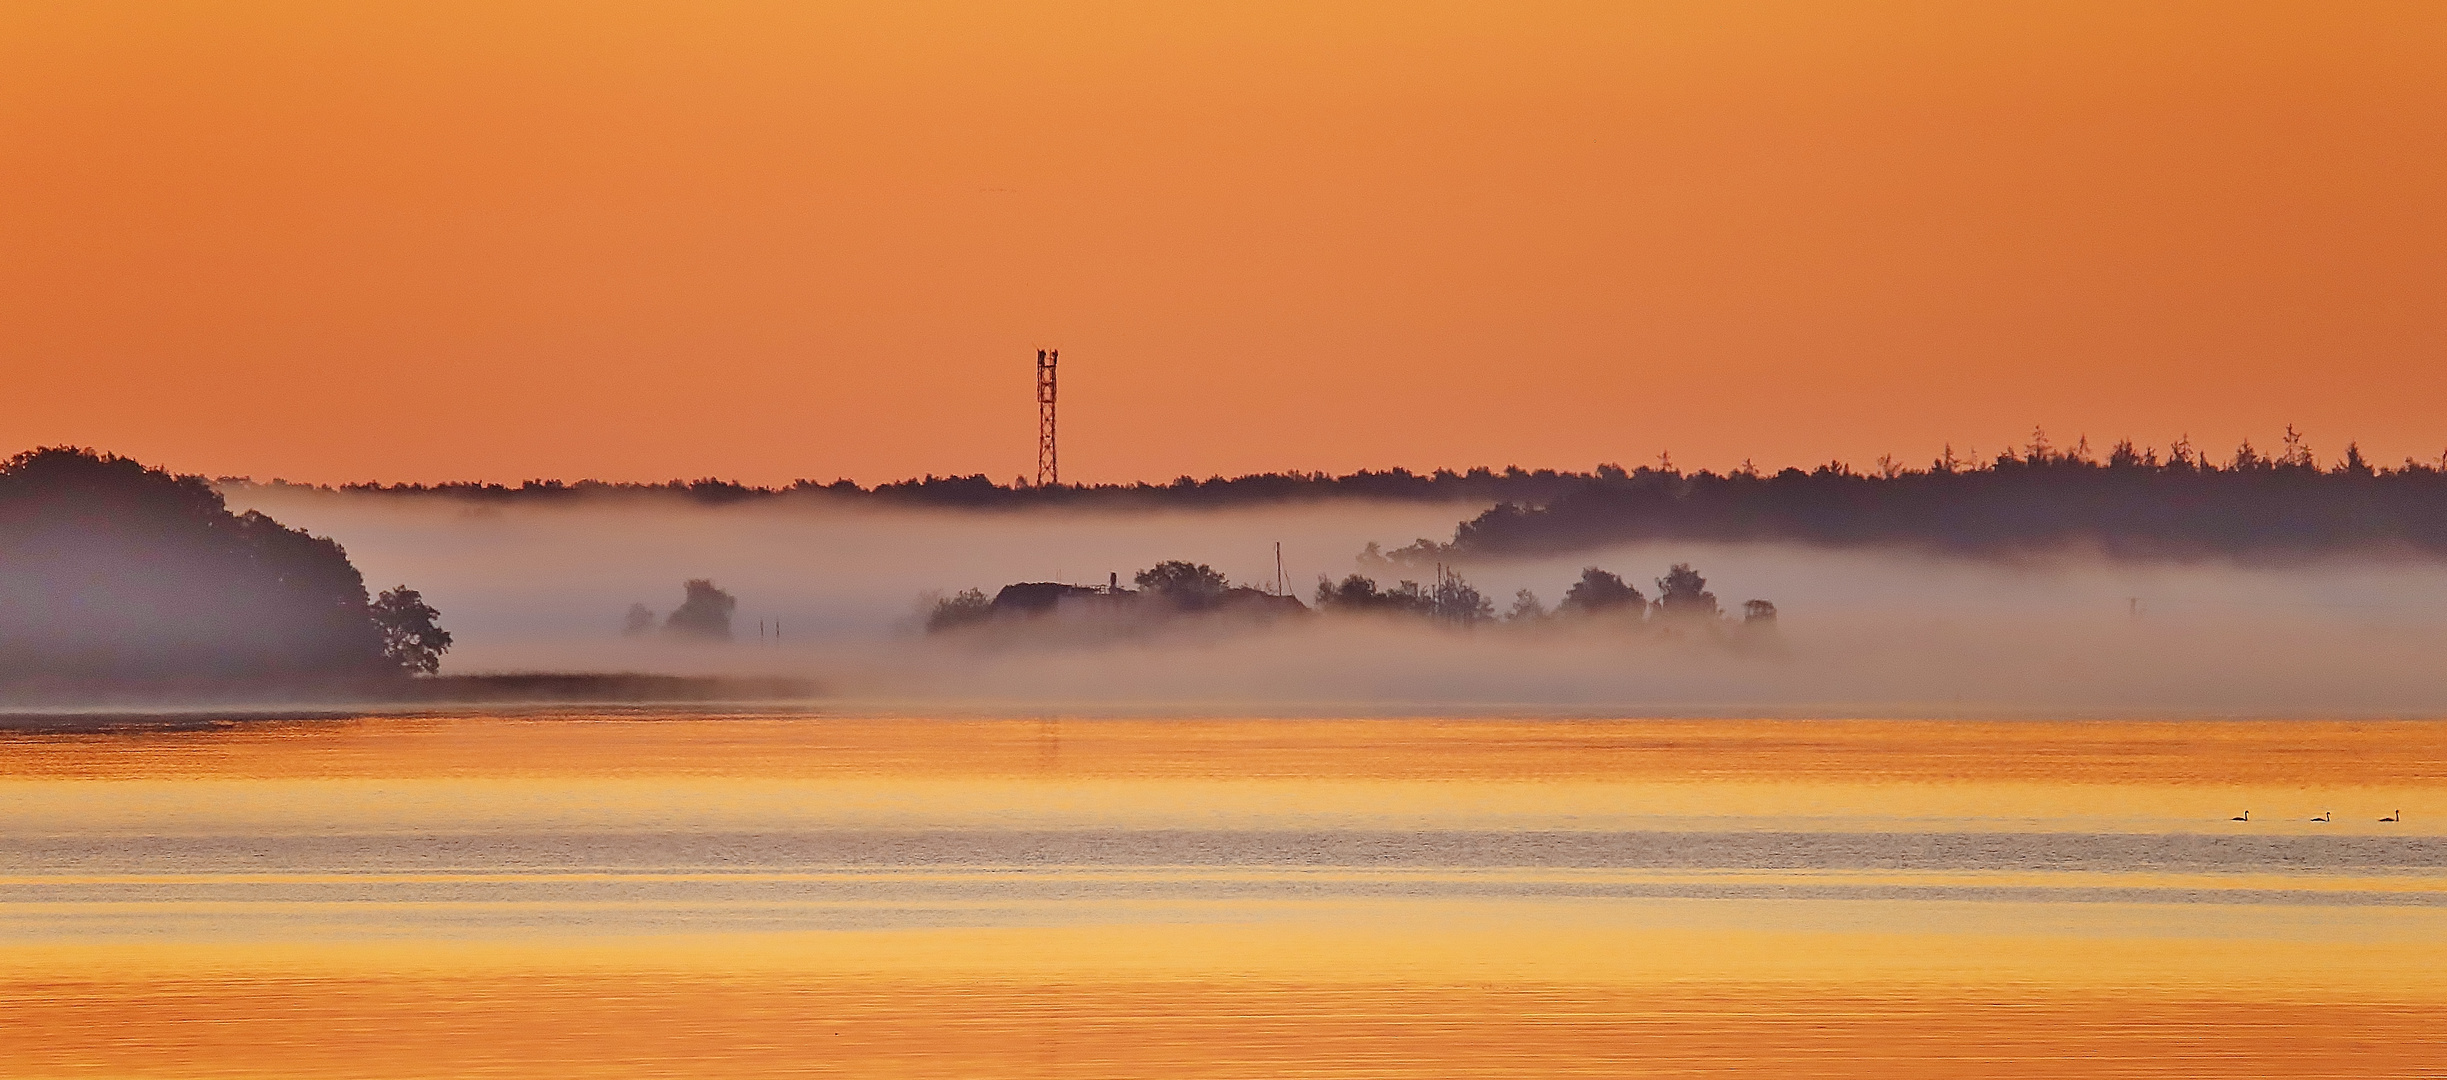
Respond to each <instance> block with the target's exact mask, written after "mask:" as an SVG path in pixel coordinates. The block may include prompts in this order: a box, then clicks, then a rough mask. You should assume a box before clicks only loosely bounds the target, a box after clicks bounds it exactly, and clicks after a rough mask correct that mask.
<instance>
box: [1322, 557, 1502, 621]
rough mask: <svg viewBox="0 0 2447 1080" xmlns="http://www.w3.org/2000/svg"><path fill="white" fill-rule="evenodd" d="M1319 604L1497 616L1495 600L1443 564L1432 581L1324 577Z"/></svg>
mask: <svg viewBox="0 0 2447 1080" xmlns="http://www.w3.org/2000/svg"><path fill="white" fill-rule="evenodd" d="M1532 602H1533V603H1535V600H1534V598H1533V599H1532ZM1317 607H1318V610H1321V611H1332V612H1339V613H1344V614H1372V613H1376V614H1387V615H1412V616H1418V617H1422V618H1428V619H1434V620H1437V621H1439V622H1448V623H1453V624H1456V625H1460V626H1470V625H1473V624H1476V623H1480V622H1485V621H1487V620H1490V619H1493V618H1495V604H1494V602H1492V601H1490V600H1488V599H1487V598H1486V597H1485V596H1482V595H1480V594H1479V591H1478V588H1477V587H1476V586H1473V585H1471V584H1470V583H1469V582H1468V581H1465V580H1463V579H1462V576H1461V575H1460V574H1457V573H1454V572H1453V571H1451V570H1449V569H1446V568H1443V567H1438V568H1437V570H1436V576H1435V578H1434V579H1433V581H1432V582H1431V583H1430V584H1427V585H1421V584H1419V583H1418V582H1416V581H1403V582H1399V583H1396V584H1395V585H1394V587H1392V588H1390V589H1388V588H1383V587H1380V586H1379V585H1378V584H1377V583H1376V579H1374V578H1371V577H1368V576H1366V575H1364V574H1352V575H1351V576H1349V577H1346V578H1344V579H1342V580H1341V581H1339V582H1337V581H1333V580H1331V579H1326V578H1320V579H1318V582H1317Z"/></svg>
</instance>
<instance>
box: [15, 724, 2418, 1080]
mask: <svg viewBox="0 0 2447 1080" xmlns="http://www.w3.org/2000/svg"><path fill="white" fill-rule="evenodd" d="M2246 810H2249V811H2250V817H2251V820H2250V821H2248V822H2244V821H2233V820H2230V819H2231V818H2233V817H2238V816H2242V815H2243V814H2244V812H2245V811H2246ZM2317 817H2325V818H2326V820H2313V819H2314V818H2317ZM2383 817H2396V818H2398V819H2399V820H2396V821H2382V820H2380V819H2381V818H2383ZM0 823H5V832H0V1072H4V1073H5V1074H6V1075H10V1076H44V1077H50V1076H206V1075H208V1076H224V1075H226V1076H237V1075H246V1076H348V1077H360V1076H362V1077H390V1076H432V1075H470V1076H476V1075H504V1076H528V1075H539V1074H544V1073H550V1074H555V1075H590V1076H591V1075H605V1076H612V1075H619V1076H686V1075H755V1076H780V1075H800V1074H822V1075H862V1076H911V1075H918V1076H980V1075H1008V1076H1154V1075H1182V1074H1187V1075H1212V1076H1284V1075H1316V1076H1455V1075H1473V1076H1480V1075H1483V1076H1540V1075H1555V1076H1563V1075H1591V1076H1624V1075H1688V1074H1698V1073H1706V1074H1709V1075H1722V1074H1724V1073H1726V1072H1728V1071H1730V1072H1734V1073H1754V1074H1774V1075H1825V1076H1872V1075H1878V1076H1892V1075H1980V1076H2000V1075H2005V1076H2014V1075H2032V1076H2038V1075H2066V1076H2073V1075H2082V1076H2099V1075H2113V1076H2202V1075H2235V1076H2245V1075H2249V1076H2268V1075H2300V1076H2421V1075H2441V1076H2447V1036H2442V1035H2441V1031H2442V1030H2447V1025H2443V1024H2440V1023H2439V1022H2438V1021H2437V1019H2436V1017H2437V1016H2439V1015H2447V829H2443V828H2442V825H2447V724H2440V723H2427V722H2405V723H2328V722H2310V721H2303V722H2270V723H2161V724H2151V723H2062V724H2049V723H2009V724H1971V723H1946V722H1910V723H1903V722H1897V723H1883V722H1864V721H1843V722H1807V721H1773V722H1733V721H1688V722H1660V721H1623V722H1589V721H1544V722H1542V721H1483V722H1470V721H1451V720H1433V721H1429V720H1415V721H1403V720H1372V721H1351V722H1340V721H1268V720H1246V721H1195V722H1192V721H1145V722H1139V721H1123V720H1090V721H1077V720H1072V721H1038V720H1027V721H936V720H925V719H850V718H828V717H693V718H656V719H637V718H622V719H613V718H589V717H552V718H526V719H513V718H490V717H464V718H445V719H361V720H346V721H313V722H296V723H248V724H236V725H230V726H226V727H220V728H213V729H207V730H190V731H158V730H154V731H146V730H129V731H109V732H60V731H53V732H31V731H24V732H18V733H15V734H8V735H0Z"/></svg>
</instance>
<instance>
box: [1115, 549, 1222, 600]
mask: <svg viewBox="0 0 2447 1080" xmlns="http://www.w3.org/2000/svg"><path fill="white" fill-rule="evenodd" d="M1131 580H1132V581H1135V582H1137V583H1138V587H1139V588H1141V589H1145V590H1147V591H1148V592H1150V593H1153V594H1155V595H1156V596H1159V597H1162V598H1163V599H1165V600H1166V601H1169V602H1171V603H1172V604H1174V605H1176V606H1179V607H1185V608H1200V607H1208V606H1211V605H1213V604H1214V603H1215V601H1216V599H1217V598H1219V597H1221V596H1223V594H1224V591H1225V590H1227V589H1230V588H1231V587H1232V583H1231V582H1229V581H1226V580H1224V576H1223V575H1222V574H1221V573H1218V572H1216V570H1215V568H1214V567H1211V566H1208V565H1206V564H1205V563H1192V562H1185V561H1183V560H1180V559H1167V560H1165V561H1163V562H1160V563H1157V564H1155V565H1154V566H1151V567H1149V568H1147V569H1145V570H1141V571H1139V572H1138V573H1137V574H1136V575H1134V576H1132V578H1131Z"/></svg>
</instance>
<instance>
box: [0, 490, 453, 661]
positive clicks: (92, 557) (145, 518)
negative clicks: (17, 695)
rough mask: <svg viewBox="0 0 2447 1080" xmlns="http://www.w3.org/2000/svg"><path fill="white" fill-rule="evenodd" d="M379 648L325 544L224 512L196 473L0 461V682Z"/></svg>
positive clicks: (377, 632) (314, 657) (351, 576)
mask: <svg viewBox="0 0 2447 1080" xmlns="http://www.w3.org/2000/svg"><path fill="white" fill-rule="evenodd" d="M407 599H408V600H409V601H410V603H411V605H413V606H418V607H421V606H422V602H421V600H418V599H417V598H415V596H414V594H413V593H410V594H408V598H407ZM426 610H427V611H428V612H430V609H426ZM402 625H403V626H407V624H404V623H403V624H402ZM428 625H429V621H428ZM407 631H408V633H409V634H410V636H411V637H412V638H415V639H417V640H418V641H421V642H422V645H421V646H419V647H422V648H430V649H432V650H434V651H435V652H438V651H439V649H440V648H442V647H446V646H447V642H448V638H447V635H440V632H439V630H438V628H433V633H432V634H430V635H428V634H424V633H423V632H422V631H421V630H417V629H416V628H414V627H413V626H408V627H407ZM435 635H440V636H435ZM384 646H385V639H384V629H383V627H382V626H380V625H378V624H377V622H376V621H375V618H374V612H373V609H372V608H371V606H370V605H369V604H368V602H367V599H366V593H365V582H364V579H363V578H361V577H360V576H359V575H358V573H357V569H356V567H354V566H352V565H350V564H349V561H348V555H347V553H346V552H344V551H342V550H341V549H340V545H338V544H336V543H333V542H332V541H330V540H328V539H324V538H322V537H316V536H309V535H307V534H305V533H303V532H300V531H298V530H296V529H291V528H287V527H284V526H282V525H281V524H280V523H279V522H277V521H274V520H272V519H271V518H268V517H265V516H263V515H262V514H259V513H255V512H253V511H249V512H247V513H245V514H232V513H230V512H229V509H228V507H227V506H226V505H225V504H224V503H223V502H222V499H221V496H220V495H219V494H218V493H216V492H215V491H214V490H213V489H212V487H211V486H209V485H207V484H206V483H205V482H204V480H203V479H202V478H200V477H193V476H186V477H178V476H172V475H170V474H169V473H167V472H164V471H162V470H160V469H152V468H146V467H145V466H143V465H141V464H138V463H137V462H135V461H131V460H129V459H127V458H122V457H116V456H112V455H108V454H99V453H95V452H92V451H88V450H78V449H72V448H67V447H54V448H48V449H41V450H33V451H28V452H26V453H22V454H19V455H17V456H15V457H13V458H9V459H8V460H7V461H6V462H5V463H4V464H0V682H29V681H51V682H69V683H73V682H91V681H101V682H126V681H163V680H217V679H255V678H266V677H296V676H334V675H374V674H381V673H386V672H393V671H397V670H400V668H401V667H402V666H403V663H404V661H403V660H402V659H401V658H399V657H393V656H386V655H385V648H384ZM416 655H417V656H418V657H419V659H418V660H417V662H416V664H415V665H414V666H417V667H419V668H421V669H423V670H431V668H430V667H425V666H424V665H423V663H422V658H421V657H422V654H416Z"/></svg>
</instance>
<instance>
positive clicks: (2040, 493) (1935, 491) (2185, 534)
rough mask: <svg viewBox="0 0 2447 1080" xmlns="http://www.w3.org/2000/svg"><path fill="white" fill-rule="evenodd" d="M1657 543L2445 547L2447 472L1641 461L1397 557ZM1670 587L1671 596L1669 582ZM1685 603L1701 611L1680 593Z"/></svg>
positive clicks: (2041, 448)
mask: <svg viewBox="0 0 2447 1080" xmlns="http://www.w3.org/2000/svg"><path fill="white" fill-rule="evenodd" d="M1643 540H1716V541H1741V540H1767V541H1801V542H1807V543H1824V544H1899V545H1908V546H1916V547H1925V548H1934V549H1941V550H1952V551H1963V552H1998V551H2006V550H2014V549H2037V548H2047V547H2065V546H2085V547H2091V548H2095V549H2097V550H2100V551H2103V552H2106V553H2108V554H2112V555H2118V556H2131V557H2166V556H2175V557H2183V556H2192V555H2232V556H2244V557H2259V556H2282V555H2288V554H2303V553H2313V552H2320V551H2335V550H2349V549H2377V548H2390V547H2394V548H2401V549H2410V550H2415V551H2422V552H2428V553H2431V554H2447V471H2442V470H2440V469H2436V468H2431V467H2429V466H2426V465H2422V464H2418V463H2414V462H2407V463H2406V464H2405V465H2404V466H2403V467H2402V468H2397V469H2375V468H2373V467H2371V465H2370V464H2369V463H2368V462H2366V461H2364V460H2363V459H2362V456H2361V454H2360V453H2359V452H2358V451H2355V450H2353V449H2351V448H2349V449H2348V450H2347V452H2346V456H2345V458H2344V459H2343V460H2342V461H2339V462H2337V463H2336V464H2334V465H2333V466H2331V467H2326V468H2322V467H2320V466H2319V465H2318V464H2317V463H2316V462H2315V461H2314V460H2313V459H2312V457H2311V455H2310V452H2309V451H2308V450H2307V449H2306V448H2304V447H2302V446H2301V444H2300V441H2299V439H2292V438H2290V439H2289V440H2288V445H2287V449H2286V451H2285V452H2284V453H2282V454H2280V455H2278V456H2275V457H2270V456H2266V455H2262V454H2259V453H2258V452H2256V451H2254V450H2253V449H2252V448H2251V447H2250V446H2249V445H2248V444H2247V445H2245V446H2244V447H2242V448H2241V449H2239V450H2238V451H2237V452H2236V453H2235V455H2234V457H2233V459H2232V460H2230V461H2229V462H2227V463H2226V464H2223V465H2220V464H2214V463H2212V462H2210V461H2208V460H2206V459H2204V458H2203V457H2201V456H2200V455H2198V454H2196V453H2193V452H2192V451H2191V450H2190V448H2189V447H2186V446H2183V445H2181V444H2178V445H2177V447H2176V449H2175V451H2174V453H2172V454H2171V455H2169V456H2167V457H2165V458H2161V457H2160V456H2159V455H2158V454H2157V453H2156V452H2155V451H2146V452H2145V451H2139V450H2136V449H2135V448H2134V447H2133V446H2132V445H2131V444H2130V443H2122V444H2119V445H2117V447H2116V448H2115V449H2114V451H2113V452H2111V453H2110V454H2109V455H2108V456H2107V457H2106V458H2105V459H2104V460H2100V459H2097V458H2095V457H2093V456H2092V455H2091V454H2090V453H2089V452H2088V451H2087V448H2086V447H2077V448H2076V449H2074V450H2072V451H2059V450H2053V449H2050V448H2049V447H2048V446H2047V445H2046V444H2045V443H2044V441H2042V440H2039V439H2034V440H2033V444H2032V445H2031V446H2030V447H2028V448H2026V449H2025V450H2024V451H2022V452H2021V453H2018V454H2007V455H2000V456H1998V457H1997V458H1995V459H1994V460H1991V461H1987V462H1984V463H1980V464H1977V465H1972V464H1967V463H1962V462H1957V461H1953V460H1948V459H1941V460H1939V461H1937V462H1935V463H1933V464H1932V466H1931V467H1930V468H1927V469H1917V470H1912V469H1896V468H1892V467H1888V468H1885V469H1882V470H1881V471H1880V472H1879V473H1878V474H1877V475H1868V474H1863V473H1860V472H1856V471H1854V470H1852V469H1849V468H1846V467H1843V466H1841V465H1825V466H1821V467H1819V468H1817V469H1814V470H1811V471H1808V472H1804V471H1802V470H1800V469H1786V470H1784V471H1782V472H1779V473H1775V474H1773V475H1765V474H1760V473H1754V472H1735V473H1732V474H1729V475H1720V474H1717V473H1712V472H1697V473H1689V474H1685V473H1680V472H1674V471H1658V470H1648V469H1643V470H1640V471H1638V472H1634V473H1628V474H1624V475H1620V476H1612V477H1600V478H1591V479H1588V480H1585V481H1582V482H1580V483H1578V484H1576V485H1575V486H1573V487H1572V488H1571V489H1570V490H1568V491H1565V492H1563V493H1561V494H1559V495H1557V496H1555V497H1553V498H1551V499H1548V500H1545V501H1544V502H1530V501H1511V502H1506V503H1503V504H1500V505H1498V506H1496V507H1495V508H1493V509H1491V510H1488V511H1486V512H1485V513H1483V514H1480V515H1479V516H1478V517H1476V518H1473V519H1471V520H1469V521H1466V522H1463V523H1462V524H1461V526H1460V528H1459V529H1457V530H1456V531H1455V533H1454V538H1453V542H1452V543H1450V544H1421V545H1412V546H1411V547H1408V548H1404V549H1401V550H1398V551H1394V552H1389V553H1387V557H1388V558H1390V559H1392V560H1395V561H1397V562H1401V563H1404V564H1407V565H1422V564H1426V563H1429V562H1431V561H1438V560H1443V561H1450V560H1453V559H1455V558H1464V557H1471V556H1514V555H1552V554H1559V553H1564V552H1570V551H1577V550H1583V549H1588V548H1595V547H1600V546H1604V545H1607V544H1616V543H1622V542H1627V541H1643ZM1660 587H1664V586H1663V585H1662V583H1661V586H1660ZM1666 599H1667V603H1668V606H1669V608H1672V609H1674V610H1685V609H1689V610H1697V609H1698V607H1700V606H1704V602H1702V601H1700V600H1699V599H1697V598H1696V597H1693V598H1690V599H1687V600H1686V599H1683V598H1682V597H1681V595H1680V594H1669V595H1668V597H1667V598H1666Z"/></svg>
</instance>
